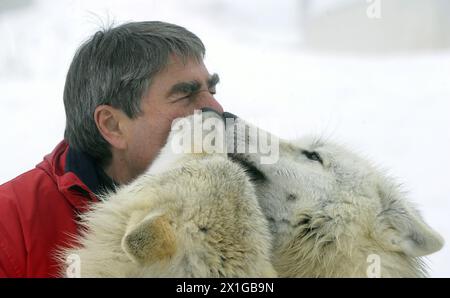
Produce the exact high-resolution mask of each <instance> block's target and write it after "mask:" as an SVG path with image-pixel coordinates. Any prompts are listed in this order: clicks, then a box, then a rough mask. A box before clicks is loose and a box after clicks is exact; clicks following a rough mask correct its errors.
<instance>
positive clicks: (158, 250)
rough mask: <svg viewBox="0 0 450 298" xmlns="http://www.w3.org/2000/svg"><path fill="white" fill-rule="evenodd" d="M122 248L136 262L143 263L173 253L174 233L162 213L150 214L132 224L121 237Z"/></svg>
mask: <svg viewBox="0 0 450 298" xmlns="http://www.w3.org/2000/svg"><path fill="white" fill-rule="evenodd" d="M122 249H123V250H124V251H125V253H126V254H127V255H128V256H129V257H130V258H131V259H132V260H133V261H134V262H136V263H138V264H141V265H145V264H151V263H154V262H157V261H161V260H163V259H167V258H170V257H171V256H173V255H174V254H175V251H176V241H175V234H174V231H173V228H172V226H171V225H170V222H169V220H168V219H167V218H166V217H165V216H164V215H150V216H147V217H146V218H144V219H143V220H142V221H141V222H139V223H138V224H137V225H133V226H132V227H131V228H130V229H129V230H128V231H127V232H126V234H125V236H124V237H123V238H122Z"/></svg>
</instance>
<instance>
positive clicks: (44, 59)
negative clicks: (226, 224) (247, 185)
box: [0, 0, 450, 277]
mask: <svg viewBox="0 0 450 298" xmlns="http://www.w3.org/2000/svg"><path fill="white" fill-rule="evenodd" d="M368 2H373V3H368ZM375 2H377V1H376V0H373V1H366V0H359V1H356V0H355V1H352V0H317V1H308V0H303V1H301V0H278V1H274V0H272V1H269V0H247V1H241V2H238V1H235V0H215V1H213V0H210V1H207V0H197V1H194V0H184V1H175V0H169V1H167V0H166V1H156V0H155V1H149V0H147V1H137V0H135V1H99V0H95V1H94V0H89V1H82V0H79V1H67V0H66V1H53V0H47V1H44V0H39V1H38V0H0V91H1V93H0V127H1V132H2V137H1V138H0V148H1V154H0V164H1V167H0V184H1V183H4V182H6V181H8V180H9V179H11V178H14V177H15V176H16V175H18V174H20V173H22V172H24V171H26V170H28V169H30V168H32V167H34V165H35V164H37V163H38V162H40V160H41V159H42V157H43V156H44V155H45V154H47V153H49V152H50V151H51V150H52V149H53V148H54V146H55V145H56V144H57V143H58V142H59V141H60V140H61V139H62V137H63V131H64V122H65V119H64V107H63V102H62V92H63V87H64V80H65V75H66V72H67V69H68V67H69V64H70V62H71V59H72V57H73V54H74V53H75V50H76V48H77V47H78V46H79V45H80V43H81V42H82V41H84V40H85V39H87V38H88V37H89V36H90V35H91V34H93V33H94V32H95V30H96V29H98V28H99V27H100V26H102V24H108V23H110V22H111V21H115V22H117V23H121V22H124V21H139V20H164V21H168V22H173V23H176V24H180V25H182V26H185V27H187V28H188V29H189V30H191V31H193V32H194V33H196V34H197V35H198V36H199V37H200V38H201V39H202V40H203V42H204V43H205V45H206V47H207V56H206V65H207V67H208V68H209V70H210V72H217V73H219V74H220V76H221V83H220V85H219V87H218V95H217V98H218V100H219V101H220V102H221V103H222V105H223V106H224V108H225V109H226V110H228V111H231V112H233V113H235V114H238V115H240V116H242V117H243V118H246V119H249V120H251V121H252V122H254V123H255V124H258V125H260V126H262V127H264V128H266V129H268V130H270V131H272V132H274V133H277V134H279V135H280V136H282V137H286V138H294V137H300V136H302V135H305V134H320V135H323V136H326V137H330V138H331V139H333V140H338V141H340V142H343V143H345V144H347V145H349V146H350V147H351V148H354V149H356V150H358V151H360V152H364V154H365V155H366V156H368V157H369V158H371V159H372V160H374V161H376V162H377V163H378V164H380V165H381V166H383V167H384V168H387V169H389V173H390V174H392V175H394V176H395V177H398V179H399V181H400V182H403V183H404V185H405V188H406V189H407V190H409V192H410V196H411V200H412V201H414V202H416V203H417V204H418V205H419V207H420V209H421V210H422V211H423V215H424V217H425V219H426V220H427V222H428V223H429V224H430V225H431V226H432V227H434V228H435V229H436V230H438V231H439V232H440V233H441V234H442V235H443V236H444V238H445V239H446V240H447V241H449V239H450V221H449V219H448V214H449V213H450V183H449V177H450V153H449V152H450V133H449V128H450V49H449V44H450V42H449V40H450V35H449V30H450V24H449V21H447V18H448V17H445V16H448V15H449V14H450V5H449V3H448V2H450V1H442V0H429V1H423V0H389V1H386V0H382V1H379V2H380V3H379V4H381V6H380V7H372V8H370V7H369V6H370V5H375V4H376V3H375ZM378 8H381V10H380V11H377V9H378ZM368 9H372V10H371V12H372V14H373V13H374V12H375V18H373V15H372V17H371V18H369V17H368V14H367V10H368ZM373 9H374V10H373ZM378 12H380V13H381V14H378V15H377V13H378ZM429 265H430V267H431V269H432V276H434V277H450V250H449V247H448V245H447V246H446V247H444V249H443V250H441V251H440V252H438V253H436V254H434V255H432V256H431V257H430V258H429Z"/></svg>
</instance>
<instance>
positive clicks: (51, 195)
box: [0, 168, 74, 277]
mask: <svg viewBox="0 0 450 298" xmlns="http://www.w3.org/2000/svg"><path fill="white" fill-rule="evenodd" d="M73 225H74V223H73V211H72V210H71V208H70V205H69V204H68V203H67V201H66V200H65V198H64V196H63V195H62V194H61V192H60V191H59V190H58V186H57V184H56V183H55V181H54V180H53V179H52V177H51V176H49V175H48V174H47V173H46V172H45V171H44V170H42V169H39V168H35V169H32V170H30V171H28V172H26V173H24V174H22V175H20V176H18V177H16V178H14V179H13V180H11V181H8V182H6V183H5V184H3V185H0V267H2V268H3V271H4V272H6V274H7V275H8V276H11V277H24V276H33V275H34V274H36V275H40V273H43V272H44V271H45V270H47V269H44V268H47V267H48V265H49V262H50V261H49V260H50V256H49V253H50V250H51V247H52V246H54V245H55V244H56V243H57V240H58V239H59V238H61V237H62V236H61V232H58V230H59V231H67V230H73ZM30 263H31V264H30ZM30 266H31V267H30ZM29 268H32V269H31V271H32V272H30V269H29ZM44 275H45V274H44Z"/></svg>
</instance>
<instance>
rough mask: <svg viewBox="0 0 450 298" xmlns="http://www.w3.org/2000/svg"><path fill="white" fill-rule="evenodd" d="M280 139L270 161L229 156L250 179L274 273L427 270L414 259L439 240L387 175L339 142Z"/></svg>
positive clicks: (368, 273) (244, 155) (243, 155)
mask: <svg viewBox="0 0 450 298" xmlns="http://www.w3.org/2000/svg"><path fill="white" fill-rule="evenodd" d="M247 125H248V124H247ZM241 139H242V138H241ZM243 139H245V142H247V143H251V142H255V140H254V139H252V136H245V137H244V138H243ZM279 144H280V145H279V159H278V161H277V162H275V163H271V164H264V163H262V162H261V158H260V157H261V155H260V154H251V153H240V154H239V153H238V154H236V153H234V154H230V156H231V158H232V159H234V160H235V161H237V162H239V163H240V164H241V165H243V166H244V167H245V168H246V169H247V171H248V173H249V175H250V177H252V178H253V182H254V184H255V186H256V189H257V196H258V199H259V202H260V205H261V207H262V210H263V213H264V214H265V216H266V217H267V219H268V221H269V224H270V229H271V231H272V233H273V235H274V244H273V264H274V266H275V268H276V270H277V272H278V274H279V275H280V276H308V277H339V276H360V277H365V276H371V275H372V276H385V277H408V276H424V275H425V269H424V266H423V263H422V262H421V260H420V257H422V256H425V255H428V254H431V253H433V252H436V251H438V250H439V249H440V248H441V247H442V246H443V242H444V241H443V239H442V238H441V236H440V235H439V234H437V233H436V232H435V231H433V230H432V229H431V228H430V227H429V226H428V225H427V224H426V223H425V222H424V220H423V219H422V217H421V216H420V214H419V212H418V211H417V210H416V209H415V208H414V207H413V206H412V204H411V203H410V202H408V201H407V199H406V194H405V193H403V192H402V191H401V190H400V187H399V186H398V185H397V184H396V183H395V182H394V181H393V180H392V179H391V178H389V177H387V176H386V175H384V173H383V172H382V171H380V170H378V169H377V168H376V167H375V166H373V165H372V164H371V163H370V162H368V161H367V160H365V159H364V158H362V157H360V156H358V155H357V154H355V153H353V152H352V151H350V150H348V149H346V148H344V147H342V146H339V145H337V144H333V143H329V142H324V141H321V140H317V139H314V138H303V139H301V140H299V141H296V142H287V141H281V140H280V141H279ZM374 266H375V267H374ZM377 266H378V268H377Z"/></svg>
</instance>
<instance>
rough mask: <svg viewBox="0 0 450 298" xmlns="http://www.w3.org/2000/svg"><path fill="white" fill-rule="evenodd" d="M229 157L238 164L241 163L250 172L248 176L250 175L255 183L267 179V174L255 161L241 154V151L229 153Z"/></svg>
mask: <svg viewBox="0 0 450 298" xmlns="http://www.w3.org/2000/svg"><path fill="white" fill-rule="evenodd" d="M228 158H229V159H230V160H231V161H233V162H236V163H238V164H240V165H241V166H242V167H243V168H244V170H245V172H246V173H247V174H248V176H249V177H250V180H251V181H252V182H255V183H261V182H263V181H265V180H267V177H266V175H264V173H263V172H261V171H260V170H259V169H258V168H257V167H256V166H255V164H254V163H253V162H251V161H249V160H248V159H247V158H246V157H245V155H244V154H240V153H229V154H228Z"/></svg>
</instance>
